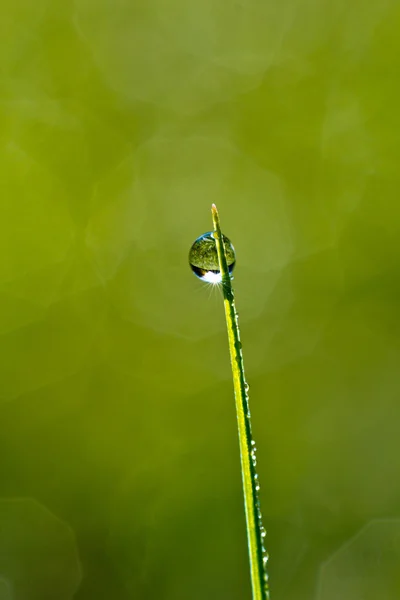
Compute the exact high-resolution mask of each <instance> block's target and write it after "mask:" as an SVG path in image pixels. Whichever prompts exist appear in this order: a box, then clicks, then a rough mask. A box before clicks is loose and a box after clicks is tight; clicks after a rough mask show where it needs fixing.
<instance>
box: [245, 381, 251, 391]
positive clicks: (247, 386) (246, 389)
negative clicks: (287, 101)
mask: <svg viewBox="0 0 400 600" xmlns="http://www.w3.org/2000/svg"><path fill="white" fill-rule="evenodd" d="M244 389H245V391H246V394H247V392H248V391H249V389H250V386H249V384H248V383H247V381H245V383H244Z"/></svg>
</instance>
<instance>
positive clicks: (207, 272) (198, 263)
mask: <svg viewBox="0 0 400 600" xmlns="http://www.w3.org/2000/svg"><path fill="white" fill-rule="evenodd" d="M223 239H224V247H225V253H226V261H227V265H228V270H229V273H232V271H233V269H234V266H235V263H236V255H235V249H234V247H233V246H232V243H231V242H230V240H229V239H228V238H227V237H226V236H225V235H224V236H223ZM189 264H190V267H191V269H192V271H193V273H194V274H195V275H196V276H197V277H199V279H201V280H202V281H206V282H207V283H221V281H222V276H221V271H220V268H219V263H218V252H217V245H216V242H215V238H214V233H213V232H212V231H208V232H207V233H203V235H201V236H200V237H198V238H197V240H195V241H194V243H193V245H192V247H191V248H190V252H189Z"/></svg>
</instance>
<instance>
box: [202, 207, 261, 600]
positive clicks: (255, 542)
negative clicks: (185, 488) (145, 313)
mask: <svg viewBox="0 0 400 600" xmlns="http://www.w3.org/2000/svg"><path fill="white" fill-rule="evenodd" d="M211 211H212V218H213V224H214V237H215V242H216V246H217V252H218V262H219V268H220V272H221V276H222V291H223V297H224V308H225V317H226V326H227V330H228V340H229V352H230V357H231V366H232V375H233V387H234V391H235V402H236V415H237V423H238V430H239V446H240V458H241V468H242V481H243V495H244V508H245V515H246V528H247V541H248V549H249V559H250V578H251V587H252V592H253V600H268V599H269V588H268V576H267V572H266V564H267V561H268V555H267V553H266V550H265V548H264V543H263V538H264V537H265V529H264V527H263V525H262V517H261V510H260V502H259V498H258V490H259V489H260V486H259V482H258V475H257V472H256V446H255V442H254V440H253V437H252V433H251V418H250V408H249V396H248V390H249V386H248V384H247V383H246V378H245V373H244V365H243V354H242V344H241V341H240V332H239V322H238V315H237V312H236V306H235V300H234V294H233V288H232V280H231V276H230V274H229V271H228V265H227V261H226V254H225V247H224V243H223V237H222V233H221V226H220V221H219V214H218V210H217V207H216V206H215V204H213V205H212V209H211Z"/></svg>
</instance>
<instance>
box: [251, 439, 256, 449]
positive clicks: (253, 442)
mask: <svg viewBox="0 0 400 600" xmlns="http://www.w3.org/2000/svg"><path fill="white" fill-rule="evenodd" d="M251 445H252V446H253V448H254V449H255V445H256V443H255V441H254V440H251Z"/></svg>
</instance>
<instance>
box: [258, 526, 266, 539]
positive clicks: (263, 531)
mask: <svg viewBox="0 0 400 600" xmlns="http://www.w3.org/2000/svg"><path fill="white" fill-rule="evenodd" d="M260 534H261V537H263V538H265V536H266V535H267V532H266V530H265V527H261V529H260Z"/></svg>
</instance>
